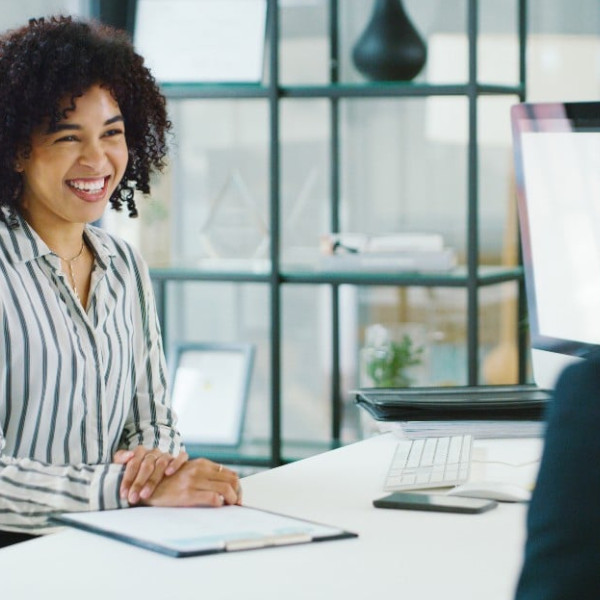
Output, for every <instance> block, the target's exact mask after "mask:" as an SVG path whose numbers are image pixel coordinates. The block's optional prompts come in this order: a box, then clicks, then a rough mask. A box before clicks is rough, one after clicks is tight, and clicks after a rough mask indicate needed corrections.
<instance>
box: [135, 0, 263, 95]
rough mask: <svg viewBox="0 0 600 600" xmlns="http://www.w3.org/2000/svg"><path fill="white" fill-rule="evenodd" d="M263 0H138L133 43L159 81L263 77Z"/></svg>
mask: <svg viewBox="0 0 600 600" xmlns="http://www.w3.org/2000/svg"><path fill="white" fill-rule="evenodd" d="M267 12H268V11H267V0H138V6H137V11H136V18H135V29H134V45H135V48H136V51H137V52H139V53H140V54H141V55H142V56H144V59H145V62H146V64H147V65H148V66H149V68H150V70H151V71H152V74H153V75H154V77H155V78H156V80H157V81H158V82H160V83H167V84H168V83H188V84H189V83H254V84H258V83H260V82H261V81H262V79H263V71H264V60H265V45H266V44H265V41H266V31H267V22H268V20H267Z"/></svg>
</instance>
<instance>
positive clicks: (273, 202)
mask: <svg viewBox="0 0 600 600" xmlns="http://www.w3.org/2000/svg"><path fill="white" fill-rule="evenodd" d="M267 2H268V7H269V19H268V32H267V44H268V48H269V53H268V54H269V81H268V82H267V84H266V85H203V84H198V85H196V84H182V85H176V84H170V85H165V86H164V87H163V91H164V93H165V95H166V96H167V98H169V99H174V100H175V99H184V98H185V99H192V98H196V99H235V98H237V99H249V98H262V99H266V100H267V102H268V105H269V111H270V119H269V128H270V142H269V143H270V149H269V162H270V184H269V185H270V188H269V196H270V198H269V210H270V269H269V270H268V271H265V272H264V273H263V272H260V273H255V272H223V271H218V272H211V271H206V270H197V269H177V268H166V269H153V270H151V275H152V278H153V281H154V284H155V288H156V291H157V306H158V310H159V318H160V320H161V324H162V327H163V335H165V336H166V326H167V323H166V318H165V316H166V306H167V302H168V291H167V287H168V285H169V284H182V283H185V282H188V281H207V282H209V281H212V282H215V281H223V282H240V283H261V284H264V285H267V286H269V289H270V340H271V345H270V347H271V355H270V372H271V383H270V408H271V424H270V425H271V427H270V439H269V440H268V442H266V443H265V444H264V445H263V446H262V451H264V450H265V449H266V446H267V445H268V458H265V456H264V455H262V451H261V452H259V453H260V454H261V455H260V456H259V455H258V454H256V455H254V454H253V452H252V449H246V450H244V451H243V452H240V453H236V452H233V453H223V452H220V451H218V450H217V449H215V450H214V452H210V449H209V452H208V453H207V452H205V455H209V456H211V457H213V458H216V459H218V460H221V461H228V462H236V463H238V464H252V465H259V466H277V465H279V464H282V463H284V462H287V461H288V460H289V459H290V457H286V456H284V455H283V452H282V446H283V440H282V436H281V402H280V396H281V394H280V391H281V341H282V339H281V338H282V330H281V308H282V306H281V302H282V300H281V288H282V286H285V285H294V284H315V285H317V284H319V285H320V284H325V285H328V286H330V287H331V290H332V294H331V303H332V306H331V308H332V329H331V337H332V342H333V343H332V357H331V358H332V378H331V379H332V382H331V419H332V428H331V436H330V443H329V444H328V445H327V447H336V446H338V445H340V443H341V439H340V437H341V436H340V431H341V420H342V410H341V409H342V398H341V396H342V394H341V386H340V346H339V342H340V315H339V286H340V285H343V284H351V285H356V286H375V285H378V286H398V287H403V286H422V287H455V288H463V289H466V293H467V378H468V383H469V384H470V385H475V384H477V383H478V370H479V364H478V347H479V322H478V321H479V290H480V288H481V287H483V286H489V285H495V284H499V283H503V282H507V281H516V282H517V283H518V287H519V319H518V321H519V323H520V322H521V321H522V319H523V316H524V314H525V305H524V287H523V278H522V270H521V268H520V267H513V268H503V267H481V266H480V265H479V233H478V228H479V191H478V179H479V171H478V155H477V151H478V131H477V120H478V99H479V98H480V97H481V96H485V95H514V96H516V97H517V98H518V99H519V100H520V101H523V100H524V99H525V96H526V86H525V82H526V69H525V58H526V57H525V52H526V36H527V30H526V22H527V15H526V0H518V4H517V6H518V15H517V22H518V40H519V81H518V83H517V84H516V85H514V86H509V85H493V84H487V83H485V84H484V83H481V82H479V81H478V80H477V66H478V53H477V39H478V23H479V10H478V9H479V4H478V2H479V0H467V15H466V19H467V35H468V48H469V49H468V61H469V69H468V81H466V82H465V83H463V84H458V85H454V84H453V85H430V84H424V83H411V82H408V83H404V82H403V83H381V84H376V83H364V84H348V83H341V82H340V81H339V72H338V65H339V61H338V28H339V24H338V2H339V0H329V12H330V18H329V23H330V31H329V35H330V72H329V77H330V84H329V85H307V86H305V85H303V86H283V85H281V84H280V79H279V60H278V50H279V37H280V27H279V16H280V14H279V13H280V7H279V6H278V2H277V0H267ZM428 96H462V97H466V98H467V100H468V111H469V119H468V182H467V207H468V209H467V223H466V232H467V238H468V239H467V257H466V258H467V259H466V266H465V267H463V268H458V269H456V270H455V271H453V272H451V273H443V274H414V273H348V272H329V271H322V270H319V271H316V270H315V271H310V270H302V271H300V270H289V271H288V270H286V269H285V268H282V266H281V263H280V201H279V199H280V162H279V161H280V131H279V121H280V118H279V117H280V113H279V111H280V106H279V104H280V101H281V100H282V99H285V98H307V99H316V98H320V99H328V100H329V103H330V119H331V140H330V160H331V164H332V169H331V181H330V189H331V206H330V214H331V218H330V229H331V232H333V233H335V232H339V231H340V216H339V202H340V160H339V159H340V139H339V138H340V131H339V101H340V100H341V99H345V100H346V99H352V98H357V99H359V98H360V99H366V98H386V97H387V98H390V97H393V98H408V97H428ZM517 339H518V349H519V357H520V361H519V377H520V380H521V381H524V380H525V373H526V364H525V358H524V357H525V355H526V352H525V349H526V334H525V331H524V330H523V328H521V327H519V328H518V332H517ZM323 449H326V448H323ZM205 450H206V449H205ZM191 451H192V452H193V448H192V449H191Z"/></svg>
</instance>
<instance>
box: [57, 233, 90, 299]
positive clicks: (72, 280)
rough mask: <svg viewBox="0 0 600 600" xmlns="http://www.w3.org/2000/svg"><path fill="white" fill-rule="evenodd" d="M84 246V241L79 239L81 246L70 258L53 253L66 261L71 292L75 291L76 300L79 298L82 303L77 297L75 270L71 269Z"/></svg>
mask: <svg viewBox="0 0 600 600" xmlns="http://www.w3.org/2000/svg"><path fill="white" fill-rule="evenodd" d="M84 246H85V242H84V240H83V239H82V240H81V248H80V249H79V252H78V253H77V254H76V255H75V256H73V257H72V258H63V257H62V256H60V255H59V254H56V252H55V253H54V254H56V256H58V258H60V260H62V261H64V262H66V263H67V265H68V266H69V275H70V277H71V286H72V287H73V292H75V297H76V298H77V300H79V304H82V302H81V298H80V297H79V292H78V291H77V284H76V283H75V272H74V271H73V263H74V262H77V260H78V259H79V258H80V257H81V255H82V254H83V248H84Z"/></svg>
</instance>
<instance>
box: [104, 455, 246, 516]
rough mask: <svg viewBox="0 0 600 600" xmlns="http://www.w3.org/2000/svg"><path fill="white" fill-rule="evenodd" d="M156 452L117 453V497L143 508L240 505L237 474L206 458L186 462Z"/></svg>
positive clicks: (177, 457) (240, 494) (186, 459)
mask: <svg viewBox="0 0 600 600" xmlns="http://www.w3.org/2000/svg"><path fill="white" fill-rule="evenodd" d="M188 459H189V456H188V455H187V453H186V452H184V451H181V452H180V453H179V454H178V455H177V456H172V455H171V454H168V453H166V452H161V451H160V450H159V449H158V448H152V449H150V448H144V447H143V446H138V447H137V448H135V449H133V450H117V452H115V455H114V456H113V462H115V463H117V464H120V465H125V472H124V474H123V479H122V481H121V489H120V490H119V493H120V496H121V498H123V499H127V501H128V502H129V504H139V505H145V506H222V505H223V504H241V502H242V493H241V487H240V482H239V478H238V476H237V474H236V473H235V472H233V471H231V470H230V469H227V468H225V467H223V465H219V464H217V463H214V462H212V461H210V460H208V459H206V458H197V459H193V460H188Z"/></svg>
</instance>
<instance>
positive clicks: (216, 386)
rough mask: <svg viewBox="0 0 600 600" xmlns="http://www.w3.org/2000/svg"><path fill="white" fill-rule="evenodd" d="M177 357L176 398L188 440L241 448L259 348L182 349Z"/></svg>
mask: <svg viewBox="0 0 600 600" xmlns="http://www.w3.org/2000/svg"><path fill="white" fill-rule="evenodd" d="M172 356H173V357H174V360H173V368H172V369H171V375H172V376H171V390H172V392H171V396H172V400H173V410H174V411H175V413H176V414H177V418H178V421H177V428H178V429H179V431H180V432H181V434H182V436H183V441H184V442H185V443H187V444H197V445H207V446H227V447H236V446H238V445H239V444H240V442H241V439H242V430H243V426H244V417H245V413H246V406H247V403H248V395H249V390H250V379H251V374H252V365H253V362H254V346H253V345H252V344H246V343H237V344H226V343H194V344H179V345H177V346H175V348H174V349H173V354H172Z"/></svg>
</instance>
